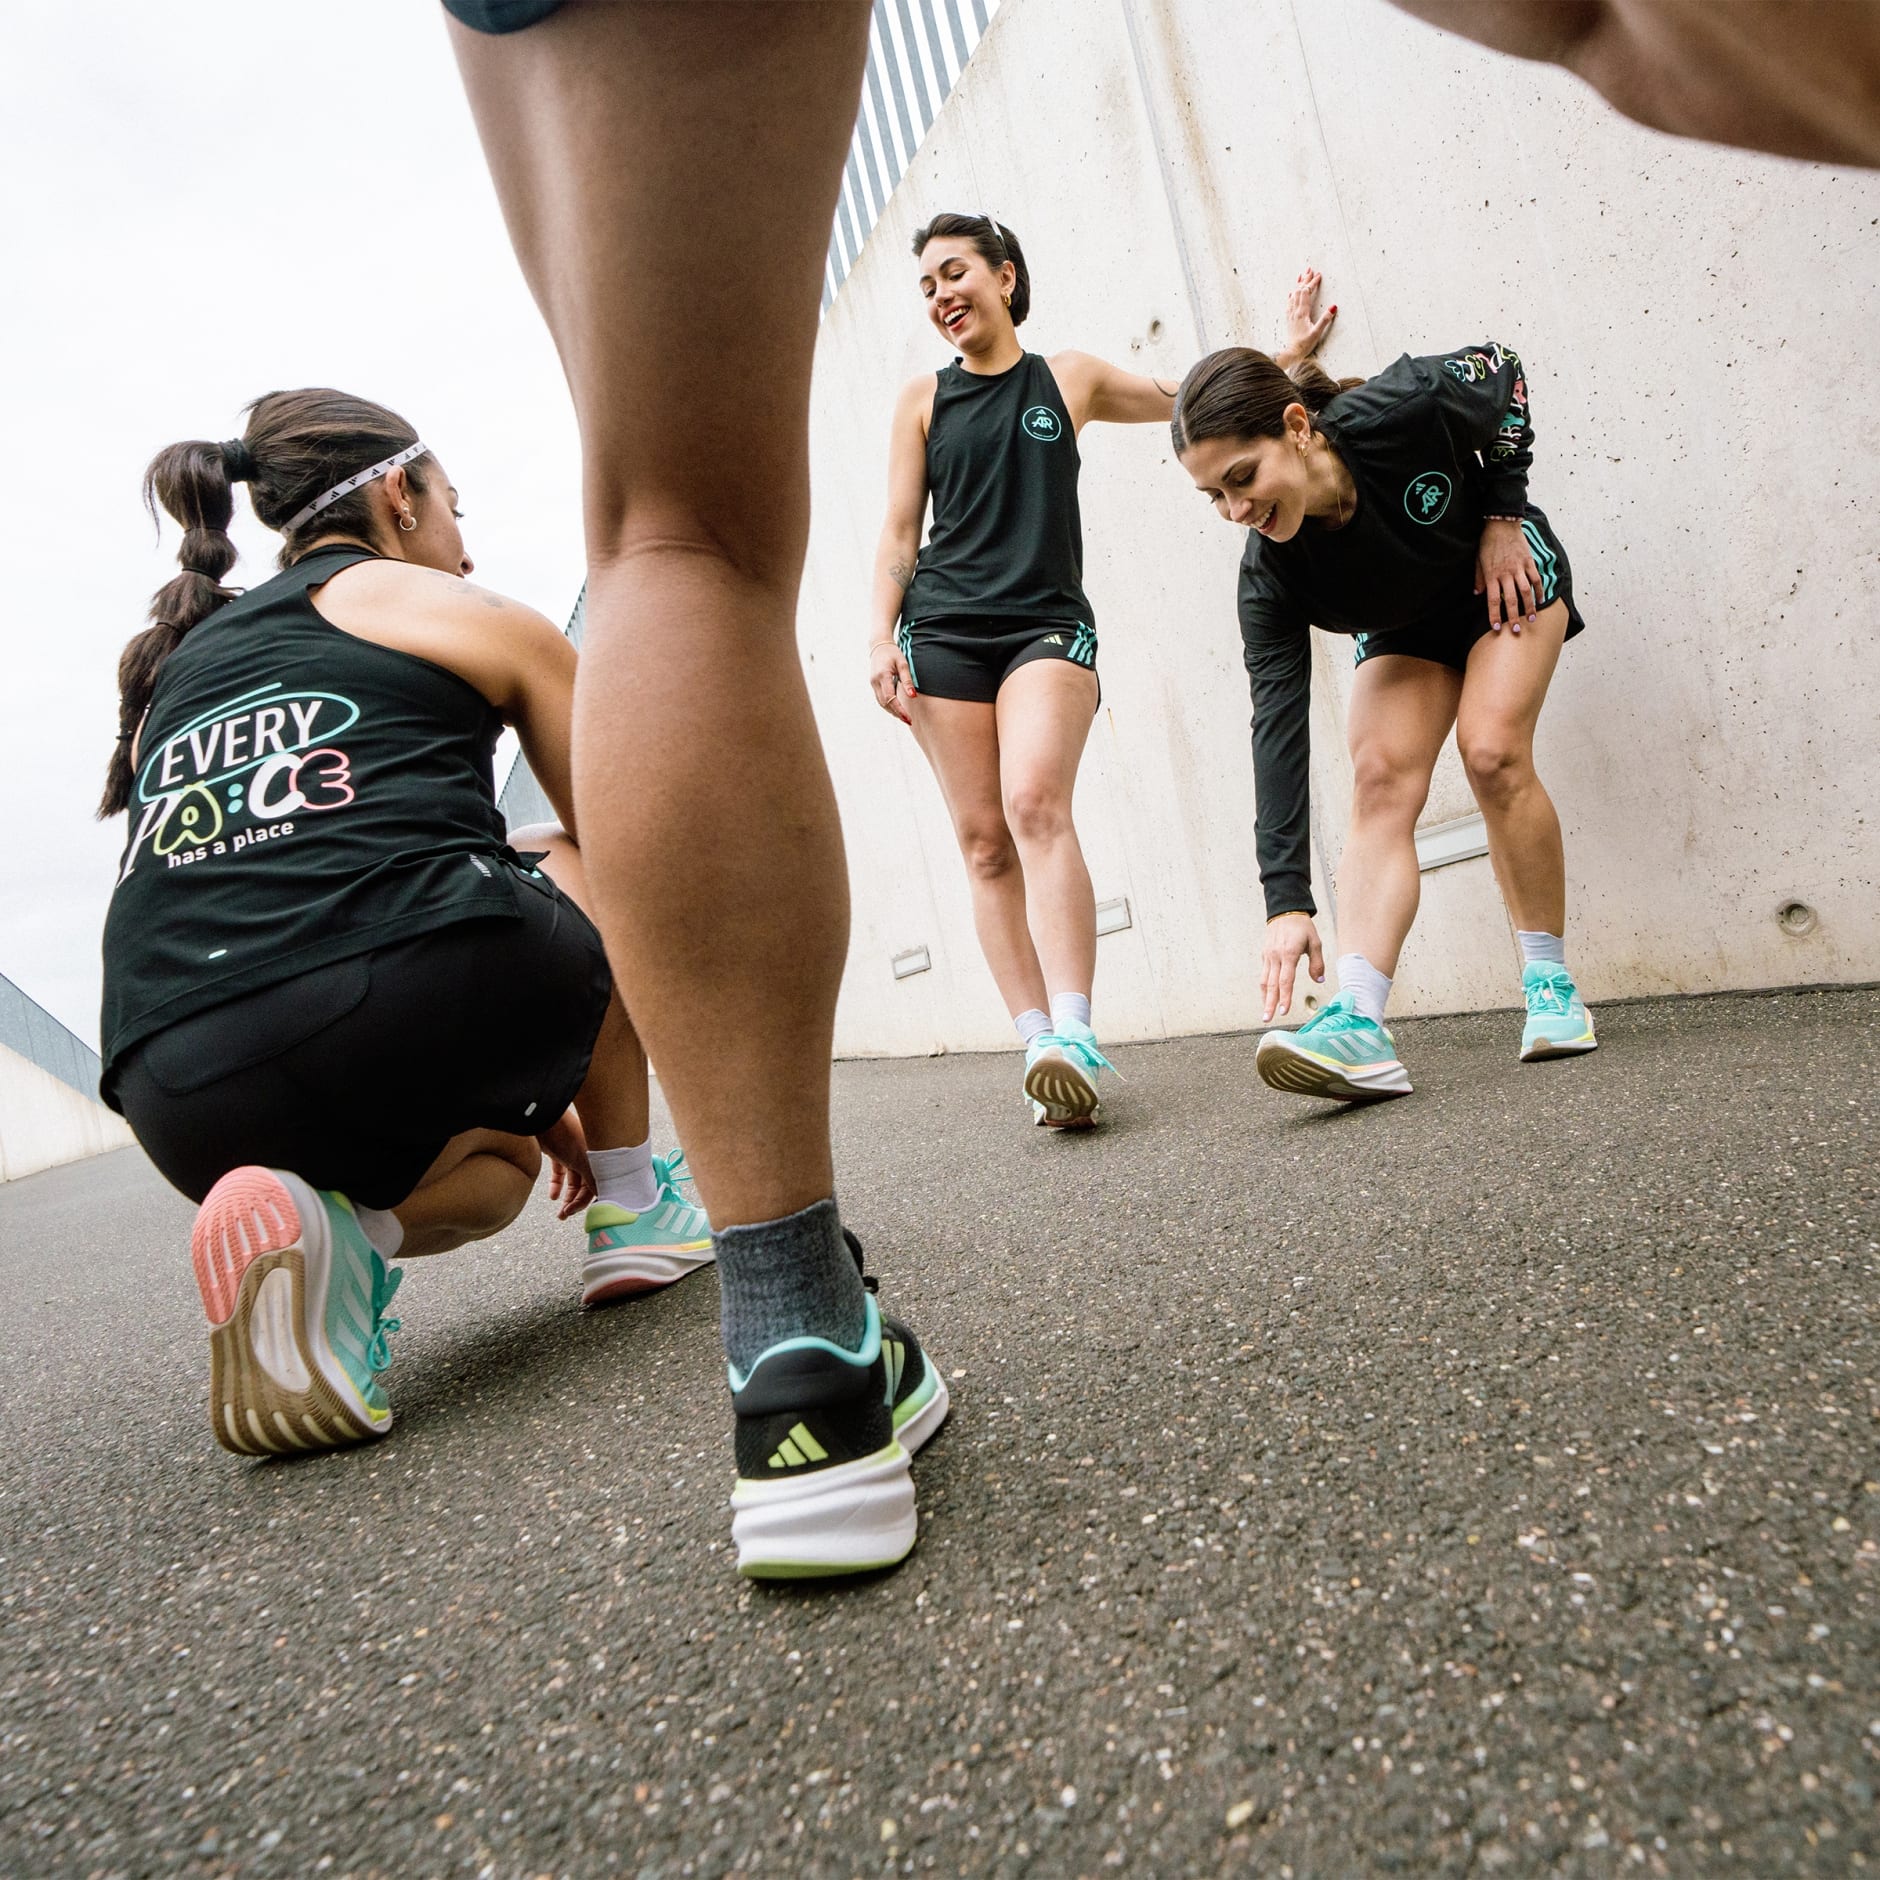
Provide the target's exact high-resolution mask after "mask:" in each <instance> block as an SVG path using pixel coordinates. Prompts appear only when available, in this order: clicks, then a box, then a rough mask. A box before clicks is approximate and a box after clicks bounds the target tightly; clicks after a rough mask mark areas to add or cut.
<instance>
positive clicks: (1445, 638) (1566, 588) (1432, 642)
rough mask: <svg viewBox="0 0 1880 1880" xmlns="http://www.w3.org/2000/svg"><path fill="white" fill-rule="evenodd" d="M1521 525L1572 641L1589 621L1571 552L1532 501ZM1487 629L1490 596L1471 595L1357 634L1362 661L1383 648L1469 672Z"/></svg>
mask: <svg viewBox="0 0 1880 1880" xmlns="http://www.w3.org/2000/svg"><path fill="white" fill-rule="evenodd" d="M1521 527H1522V530H1523V532H1524V533H1525V534H1526V536H1527V541H1528V553H1529V554H1530V555H1532V556H1533V557H1534V566H1535V568H1536V569H1537V570H1538V571H1539V573H1540V577H1541V594H1540V599H1541V605H1542V606H1543V607H1551V606H1552V605H1553V603H1554V602H1555V601H1565V602H1566V604H1567V638H1568V639H1569V640H1570V639H1572V638H1573V636H1574V635H1575V634H1576V633H1579V632H1580V631H1582V630H1583V629H1584V627H1585V626H1586V622H1585V621H1584V620H1582V619H1581V618H1580V610H1579V608H1578V607H1576V606H1575V605H1574V603H1573V569H1572V567H1571V566H1570V565H1569V564H1568V561H1567V551H1566V550H1565V549H1564V548H1563V547H1562V546H1561V544H1560V538H1559V536H1557V535H1556V534H1555V533H1554V531H1553V525H1552V524H1551V523H1550V522H1549V521H1548V520H1547V518H1546V517H1545V516H1544V515H1543V514H1542V513H1541V512H1540V511H1539V510H1538V509H1536V508H1535V507H1534V505H1533V504H1532V503H1530V504H1529V505H1528V509H1527V514H1526V516H1525V517H1524V518H1523V519H1522V523H1521ZM1488 630H1489V627H1488V598H1487V596H1486V595H1482V594H1474V595H1470V596H1469V597H1468V600H1467V602H1466V603H1464V602H1461V601H1458V603H1457V604H1456V605H1455V606H1454V607H1451V608H1448V609H1446V610H1445V611H1444V612H1442V613H1440V614H1434V615H1432V616H1431V617H1430V618H1429V619H1427V620H1417V621H1413V622H1412V623H1411V624H1410V625H1409V626H1407V627H1393V628H1391V629H1390V631H1388V632H1386V633H1360V634H1357V635H1355V636H1354V637H1355V639H1356V642H1357V648H1358V664H1359V665H1360V666H1362V665H1363V664H1364V662H1365V661H1366V660H1367V659H1376V658H1377V657H1378V655H1379V654H1380V653H1400V654H1402V655H1404V656H1405V657H1406V658H1409V659H1427V660H1431V661H1433V662H1434V663H1435V664H1436V665H1438V666H1448V667H1449V668H1450V669H1451V670H1452V671H1455V672H1466V671H1468V669H1469V654H1470V651H1471V650H1472V649H1473V648H1474V645H1475V643H1476V641H1477V640H1479V639H1480V638H1481V637H1482V636H1483V635H1484V634H1485V633H1487V632H1488Z"/></svg>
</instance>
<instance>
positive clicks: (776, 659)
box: [452, 4, 868, 1227]
mask: <svg viewBox="0 0 1880 1880" xmlns="http://www.w3.org/2000/svg"><path fill="white" fill-rule="evenodd" d="M867 28H868V15H867V9H866V7H865V6H861V5H827V6H795V5H788V4H785V5H776V6H760V5H741V6H711V7H693V6H655V5H642V4H620V5H605V6H601V5H595V6H574V7H570V8H567V9H564V10H563V11H562V12H560V13H558V14H556V15H554V16H553V17H552V18H550V19H548V20H546V21H545V22H543V23H542V24H541V25H540V26H537V27H533V28H531V29H530V30H529V31H527V32H522V33H517V34H515V35H513V36H509V37H503V38H486V37H483V36H481V35H478V34H476V33H473V32H470V31H467V30H466V29H464V28H462V27H461V26H459V25H457V24H456V23H455V22H453V23H452V35H453V41H454V44H455V47H456V51H457V56H458V61H459V63H460V65H461V66H462V68H463V73H464V78H465V82H466V84H467V86H468V88H469V92H470V99H471V104H472V107H473V109H474V110H475V113H476V117H477V123H478V127H479V130H480V131H481V134H482V137H483V142H484V147H485V149H486V151H487V152H488V155H489V159H490V166H491V169H492V171H493V173H494V175H495V178H496V184H497V189H498V192H499V194H500V196H501V198H502V202H503V209H504V214H505V216H506V217H507V219H508V223H509V228H510V234H511V236H512V238H513V240H514V242H515V245H516V252H517V255H518V257H519V259H520V260H521V263H522V267H523V271H524V273H525V274H526V275H527V277H528V279H529V283H530V286H531V287H532V289H533V290H534V293H535V296H536V299H537V301H538V302H539V304H540V305H541V308H542V312H543V314H544V316H545V317H546V319H547V321H548V324H549V328H550V330H551V332H552V333H553V334H554V337H555V342H556V345H557V346H558V347H559V349H560V351H561V356H562V361H563V364H564V366H565V368H566V370H567V374H568V382H569V386H570V389H571V390H572V392H573V395H574V402H575V409H576V413H577V415H578V417H579V419H580V425H581V439H582V452H583V463H584V471H585V509H586V529H587V541H588V558H589V565H590V572H589V587H588V637H587V640H586V643H585V645H584V647H583V651H582V659H581V678H580V684H579V690H578V694H577V698H576V706H575V788H576V803H577V810H578V813H579V815H580V819H581V828H582V832H583V842H582V854H583V857H584V859H585V861H586V864H587V870H588V877H589V881H590V884H591V886H592V890H593V896H594V904H595V913H596V918H597V920H598V921H599V924H600V927H601V931H602V933H603V934H604V935H605V937H606V940H607V949H608V953H609V956H610V957H611V959H612V960H613V963H614V969H615V972H616V973H617V975H618V976H619V979H620V983H621V987H622V990H623V991H624V993H625V995H626V999H627V1003H628V1005H629V1006H630V1007H631V1009H632V1011H633V1014H634V1018H635V1021H636V1024H637V1026H638V1029H639V1031H640V1035H641V1037H642V1038H643V1040H644V1042H645V1044H646V1046H647V1049H648V1051H649V1053H650V1054H651V1056H652V1058H653V1060H654V1062H656V1063H657V1064H658V1065H659V1068H660V1077H661V1082H662V1085H663V1087H664V1089H665V1092H666V1096H667V1100H668V1102H669V1103H670V1105H671V1107H672V1112H673V1117H674V1120H675V1121H676V1122H677V1124H678V1128H679V1133H680V1138H681V1140H682V1141H683V1142H684V1143H685V1144H686V1146H687V1151H688V1154H689V1156H690V1158H691V1160H692V1164H693V1166H694V1168H695V1169H696V1170H697V1174H698V1184H699V1191H700V1194H701V1197H702V1198H703V1200H704V1202H705V1206H706V1209H707V1212H708V1213H709V1214H710V1215H711V1217H712V1220H713V1221H714V1222H715V1223H717V1224H718V1225H719V1226H720V1227H723V1226H728V1225H736V1224H739V1223H745V1222H758V1221H769V1220H773V1219H775V1218H777V1217H779V1216H782V1215H787V1214H790V1213H793V1212H795V1211H796V1210H799V1209H801V1208H804V1207H806V1206H808V1205H809V1204H811V1203H813V1202H817V1201H820V1200H823V1199H824V1198H826V1197H827V1196H828V1195H829V1194H830V1193H831V1192H832V1189H833V1185H834V1177H833V1171H832V1168H831V1163H830V1153H829V1121H828V1105H829V1062H830V1050H831V1044H832V1040H833V1035H834V1024H835V997H836V987H837V983H838V981H839V979H840V976H841V971H842V962H843V957H844V953H845V950H846V944H847V937H848V888H847V876H846V872H845V868H844V861H843V854H842V837H841V831H840V828H839V825H838V823H837V820H836V806H835V796H834V792H833V790H832V788H831V786H830V782H829V776H828V771H827V769H826V767H825V765H824V762H823V756H822V748H821V745H820V743H819V741H818V739H817V735H816V727H815V723H814V720H813V719H812V717H811V714H810V706H809V697H808V693H807V691H806V689H805V686H804V682H803V676H802V669H801V666H800V664H799V661H798V655H797V650H796V598H797V588H798V583H799V581H800V579H801V574H802V564H803V555H804V550H805V546H806V543H807V539H808V527H809V487H808V485H809V476H808V462H807V456H808V435H807V434H808V404H809V374H810V362H811V358H812V355H813V352H814V348H815V339H816V319H817V308H818V303H819V300H820V285H821V278H822V268H823V260H824V256H825V253H826V250H827V245H828V236H829V227H830V222H831V218H832V217H833V215H834V212H835V199H836V190H837V185H838V179H839V174H840V168H841V162H842V153H843V150H844V148H845V147H846V145H847V142H848V138H849V132H850V128H851V124H852V121H853V117H854V112H855V105H856V99H857V96H858V92H859V87H860V80H861V67H862V60H863V55H864V52H865V48H866V44H867Z"/></svg>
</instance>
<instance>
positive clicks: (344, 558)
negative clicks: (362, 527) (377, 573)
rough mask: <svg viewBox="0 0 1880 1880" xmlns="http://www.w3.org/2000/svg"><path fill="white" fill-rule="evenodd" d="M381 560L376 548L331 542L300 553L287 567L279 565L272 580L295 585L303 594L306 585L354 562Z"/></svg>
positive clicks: (315, 583) (316, 584) (308, 585)
mask: <svg viewBox="0 0 1880 1880" xmlns="http://www.w3.org/2000/svg"><path fill="white" fill-rule="evenodd" d="M385 559H386V558H385V557H384V556H383V555H381V554H379V553H378V551H377V550H376V549H371V548H361V547H359V546H358V545H357V544H356V543H353V542H335V543H334V544H333V546H332V547H331V548H316V549H315V550H314V551H313V553H312V554H311V555H302V556H301V558H300V559H299V560H298V561H297V562H295V563H294V565H293V566H292V567H291V568H283V569H282V570H281V572H280V573H279V574H278V575H276V576H275V579H276V580H277V581H280V582H282V583H284V584H288V585H298V587H299V590H300V592H301V593H303V594H304V593H306V591H307V590H308V589H309V588H316V587H318V586H319V585H320V584H321V582H323V581H330V580H332V578H333V577H334V576H335V575H336V574H338V573H339V571H340V570H341V569H342V568H350V567H352V566H353V565H354V563H356V562H361V561H383V560H385Z"/></svg>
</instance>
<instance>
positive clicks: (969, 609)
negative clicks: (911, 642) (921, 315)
mask: <svg viewBox="0 0 1880 1880" xmlns="http://www.w3.org/2000/svg"><path fill="white" fill-rule="evenodd" d="M1080 464H1081V459H1080V458H1079V457H1078V454H1077V433H1076V430H1075V429H1074V428H1073V426H1072V424H1071V415H1070V413H1069V411H1067V410H1066V409H1065V406H1064V398H1063V394H1062V393H1061V392H1059V390H1058V384H1057V380H1056V378H1055V377H1053V376H1052V372H1051V368H1050V366H1049V365H1048V364H1047V363H1046V362H1045V360H1044V359H1043V358H1042V357H1041V356H1040V355H1039V354H1037V353H1026V354H1025V356H1024V357H1023V358H1022V359H1020V360H1019V362H1018V364H1017V365H1015V366H1013V367H1012V369H1011V370H1010V371H1009V372H1000V373H978V372H968V371H967V370H966V369H965V368H964V367H963V366H962V365H961V364H960V363H959V361H958V360H957V359H956V360H955V361H954V362H953V364H952V365H950V366H948V367H947V368H946V370H945V371H943V372H941V373H940V374H939V375H938V383H937V384H936V386H935V388H934V395H933V416H932V418H931V420H930V421H929V423H928V427H927V488H928V490H929V492H930V493H931V495H932V497H933V527H932V529H931V530H930V531H929V532H928V538H927V545H926V547H925V548H923V549H922V550H921V551H920V558H919V560H918V561H917V562H916V563H915V567H914V579H913V580H912V581H911V582H910V583H909V584H908V589H907V592H906V594H905V595H904V596H903V597H902V601H901V618H902V619H903V620H906V621H910V622H912V621H919V620H938V619H945V618H947V617H949V616H953V615H961V614H968V615H971V614H989V615H997V616H1011V615H1025V616H1036V617H1037V618H1039V619H1042V620H1064V621H1077V622H1080V623H1082V624H1083V625H1084V626H1094V625H1095V624H1096V622H1095V621H1094V620H1093V619H1092V618H1091V613H1090V602H1089V601H1088V600H1087V599H1086V598H1085V596H1084V532H1083V522H1082V519H1081V517H1080V516H1079V514H1078V509H1077V472H1078V469H1079V467H1080Z"/></svg>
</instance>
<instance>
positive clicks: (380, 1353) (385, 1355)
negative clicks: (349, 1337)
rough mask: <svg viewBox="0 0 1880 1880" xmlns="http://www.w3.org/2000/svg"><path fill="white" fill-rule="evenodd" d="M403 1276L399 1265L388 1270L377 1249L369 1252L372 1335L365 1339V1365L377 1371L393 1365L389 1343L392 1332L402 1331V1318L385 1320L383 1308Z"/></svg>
mask: <svg viewBox="0 0 1880 1880" xmlns="http://www.w3.org/2000/svg"><path fill="white" fill-rule="evenodd" d="M404 1277H405V1269H404V1268H403V1267H402V1266H394V1267H387V1266H386V1264H385V1262H384V1260H383V1259H381V1258H380V1257H379V1252H378V1249H377V1248H376V1247H375V1248H374V1249H373V1251H372V1336H371V1337H370V1338H369V1339H367V1340H366V1363H367V1364H368V1365H370V1366H371V1367H372V1369H373V1370H374V1371H375V1372H377V1371H383V1370H385V1369H386V1368H387V1367H388V1366H389V1365H390V1364H391V1362H392V1348H391V1345H390V1343H389V1342H388V1341H389V1340H390V1338H391V1335H392V1334H393V1333H394V1332H397V1331H402V1330H403V1329H404V1325H405V1321H404V1320H403V1319H388V1318H387V1317H386V1316H385V1308H386V1307H387V1306H389V1305H390V1304H391V1303H392V1294H393V1293H395V1292H396V1291H397V1290H398V1286H399V1282H400V1281H401V1280H402V1279H403V1278H404Z"/></svg>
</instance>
